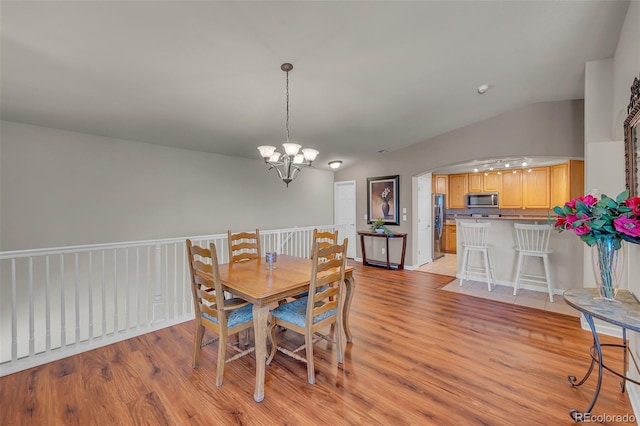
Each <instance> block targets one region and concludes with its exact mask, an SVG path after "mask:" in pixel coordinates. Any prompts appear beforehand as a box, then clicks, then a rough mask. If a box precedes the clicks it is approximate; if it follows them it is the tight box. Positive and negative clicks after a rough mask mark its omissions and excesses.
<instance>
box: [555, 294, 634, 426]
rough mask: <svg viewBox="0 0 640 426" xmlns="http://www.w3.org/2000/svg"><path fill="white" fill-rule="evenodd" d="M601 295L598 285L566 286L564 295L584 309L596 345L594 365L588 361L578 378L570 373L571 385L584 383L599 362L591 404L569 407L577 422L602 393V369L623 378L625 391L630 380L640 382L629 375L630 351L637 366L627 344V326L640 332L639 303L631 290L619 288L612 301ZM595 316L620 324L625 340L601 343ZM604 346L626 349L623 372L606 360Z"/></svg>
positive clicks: (621, 387)
mask: <svg viewBox="0 0 640 426" xmlns="http://www.w3.org/2000/svg"><path fill="white" fill-rule="evenodd" d="M598 296H599V293H598V290H597V289H595V288H577V289H570V290H566V291H565V292H564V295H563V297H564V300H565V302H567V304H568V305H569V306H571V307H573V308H575V309H577V310H578V311H580V312H582V314H583V315H584V318H585V320H586V321H587V323H588V324H589V327H590V328H591V333H592V334H593V346H591V348H590V349H589V352H590V355H591V365H589V369H588V370H587V372H586V374H585V375H584V377H583V378H582V379H580V380H579V381H578V380H577V378H576V376H574V375H569V376H568V377H567V378H568V379H569V383H571V386H580V385H582V384H583V383H584V382H586V381H587V379H588V378H589V376H590V375H591V372H592V371H593V367H594V366H596V365H597V366H598V383H597V385H596V390H595V393H594V394H593V399H592V400H591V403H590V404H589V407H587V409H586V410H585V411H578V410H576V409H573V410H571V411H569V415H570V416H571V418H572V419H573V420H574V421H575V422H580V421H583V420H587V419H588V418H589V416H590V414H589V413H590V412H591V409H592V408H593V406H594V405H595V403H596V400H597V399H598V395H599V394H600V388H601V386H602V373H603V370H608V371H610V372H612V373H613V374H615V375H616V376H618V377H620V378H621V379H622V381H621V382H620V389H621V391H622V392H624V391H625V385H626V382H627V381H629V382H631V383H635V384H637V385H640V382H638V381H635V380H633V379H630V378H629V377H627V376H626V372H627V368H628V366H629V355H630V356H631V360H632V361H633V364H634V366H635V368H636V370H637V369H638V365H637V363H636V360H635V358H634V356H633V352H632V351H631V350H629V346H628V344H627V330H632V331H637V332H640V303H639V302H638V300H637V299H636V298H635V297H634V295H633V294H631V292H629V291H628V290H620V291H619V292H618V294H617V296H616V300H615V301H613V302H610V301H607V300H604V299H602V298H599V297H598ZM593 318H597V319H599V320H602V321H605V322H608V323H610V324H614V325H617V326H619V327H621V328H622V344H619V345H617V344H601V343H600V340H599V339H598V333H597V332H596V328H595V325H594V324H593ZM603 347H615V348H621V349H622V350H623V351H624V355H623V365H622V372H619V371H617V370H615V369H613V368H612V367H610V366H609V365H606V364H605V361H604V358H603V355H602V348H603Z"/></svg>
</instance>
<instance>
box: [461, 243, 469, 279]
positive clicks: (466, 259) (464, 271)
mask: <svg viewBox="0 0 640 426" xmlns="http://www.w3.org/2000/svg"><path fill="white" fill-rule="evenodd" d="M468 262H469V250H467V248H466V247H465V248H464V250H462V276H461V277H460V285H461V286H462V283H463V282H464V277H465V274H466V275H467V280H468V279H469V274H468V272H467V263H468Z"/></svg>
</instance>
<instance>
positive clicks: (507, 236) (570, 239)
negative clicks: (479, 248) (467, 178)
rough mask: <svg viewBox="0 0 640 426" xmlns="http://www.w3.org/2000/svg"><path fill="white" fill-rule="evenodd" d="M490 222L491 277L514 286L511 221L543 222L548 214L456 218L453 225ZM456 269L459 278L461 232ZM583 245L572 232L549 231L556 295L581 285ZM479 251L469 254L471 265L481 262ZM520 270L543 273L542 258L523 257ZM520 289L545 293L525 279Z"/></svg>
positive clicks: (480, 277)
mask: <svg viewBox="0 0 640 426" xmlns="http://www.w3.org/2000/svg"><path fill="white" fill-rule="evenodd" d="M465 221H466V222H490V223H491V228H489V244H490V245H491V249H490V250H489V252H490V254H491V260H492V262H493V268H494V276H495V281H496V284H500V285H506V286H511V287H513V284H514V281H515V275H516V266H517V265H516V263H517V258H518V254H517V252H516V250H515V248H514V247H515V245H516V235H515V230H514V227H513V224H514V223H526V224H536V223H537V224H546V223H548V220H547V217H542V216H500V217H469V216H466V217H464V218H455V222H456V227H457V228H459V227H460V222H465ZM457 235H458V238H457V242H456V244H457V253H458V256H457V272H456V276H457V277H458V278H461V277H462V251H463V247H462V232H461V231H458V232H457ZM584 247H585V244H584V243H583V242H582V240H581V239H580V238H578V237H577V236H576V235H575V234H574V233H573V232H571V231H565V232H562V233H559V232H556V231H552V233H551V239H550V241H549V248H551V249H552V250H553V253H552V254H551V255H550V256H549V260H550V262H549V263H550V267H551V280H552V281H553V287H554V290H555V292H554V293H555V294H562V293H563V292H564V290H567V289H570V288H576V287H582V285H583V280H582V275H583V264H584ZM476 255H478V253H470V256H471V257H470V261H471V262H472V264H476V265H480V264H481V263H480V262H481V259H480V257H479V256H478V257H476ZM523 269H524V270H525V271H527V272H528V273H534V274H544V268H543V267H542V261H541V260H540V259H536V258H530V257H525V259H524V263H523ZM469 278H470V279H471V280H474V281H481V282H486V279H485V277H484V275H483V274H479V275H476V274H473V273H471V274H469ZM520 288H524V289H527V290H535V291H541V292H544V293H546V292H547V287H546V286H545V285H544V284H538V283H533V282H528V281H521V282H520Z"/></svg>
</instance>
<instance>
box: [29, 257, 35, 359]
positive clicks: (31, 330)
mask: <svg viewBox="0 0 640 426" xmlns="http://www.w3.org/2000/svg"><path fill="white" fill-rule="evenodd" d="M34 321H35V309H33V257H29V356H33V354H34V353H35V337H34V333H35V325H34Z"/></svg>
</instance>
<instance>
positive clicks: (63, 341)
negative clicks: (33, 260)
mask: <svg viewBox="0 0 640 426" xmlns="http://www.w3.org/2000/svg"><path fill="white" fill-rule="evenodd" d="M65 281H66V280H65V279H64V254H61V255H60V328H61V330H60V349H61V350H64V348H65V346H67V315H66V312H67V310H66V309H65V299H64V298H65V291H64V290H65V288H64V287H65Z"/></svg>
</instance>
